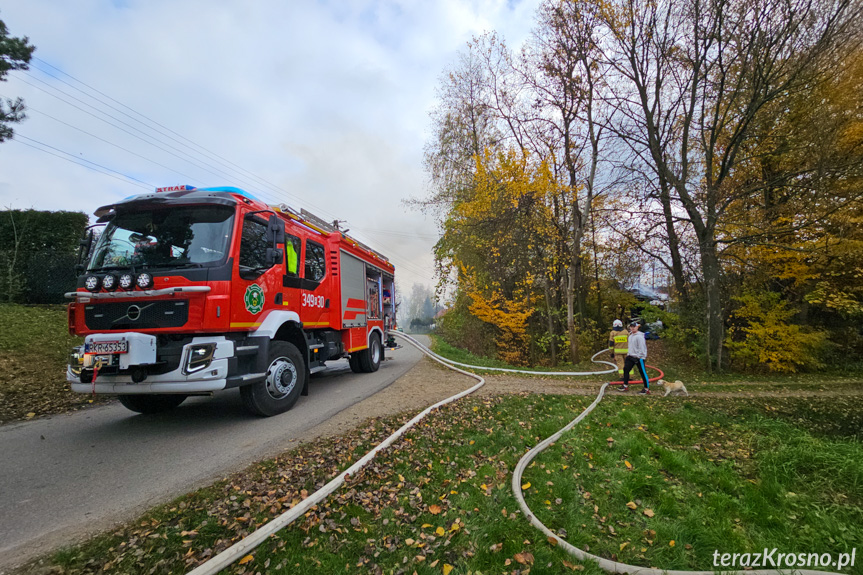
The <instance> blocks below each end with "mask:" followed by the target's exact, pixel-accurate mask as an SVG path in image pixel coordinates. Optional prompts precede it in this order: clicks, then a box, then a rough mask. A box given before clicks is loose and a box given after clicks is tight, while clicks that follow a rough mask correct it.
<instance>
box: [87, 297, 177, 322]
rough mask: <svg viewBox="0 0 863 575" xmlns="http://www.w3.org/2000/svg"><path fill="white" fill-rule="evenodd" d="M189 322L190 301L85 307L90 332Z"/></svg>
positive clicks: (122, 303) (139, 302) (112, 303)
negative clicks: (91, 330)
mask: <svg viewBox="0 0 863 575" xmlns="http://www.w3.org/2000/svg"><path fill="white" fill-rule="evenodd" d="M188 319H189V302H188V301H187V300H161V301H136V302H110V303H99V304H91V305H88V306H85V307H84V322H85V323H86V324H87V328H88V329H152V328H160V327H181V326H183V325H185V324H186V322H187V321H188Z"/></svg>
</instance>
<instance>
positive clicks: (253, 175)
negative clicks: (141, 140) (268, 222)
mask: <svg viewBox="0 0 863 575" xmlns="http://www.w3.org/2000/svg"><path fill="white" fill-rule="evenodd" d="M33 59H34V60H37V61H38V62H40V63H42V64H44V65H45V66H48V67H49V68H52V69H54V70H56V71H58V72H60V73H61V74H63V75H64V76H67V77H69V78H71V79H73V80H74V81H75V82H78V83H79V84H81V85H82V86H86V87H87V88H88V89H90V90H92V91H94V92H96V93H97V94H99V95H101V96H104V97H105V98H107V99H109V100H111V101H112V102H114V103H116V104H118V105H120V106H122V107H123V108H126V109H127V110H129V111H131V112H133V113H134V114H136V115H138V116H140V117H142V118H144V119H145V120H147V121H148V122H150V123H152V124H154V125H156V126H158V127H159V128H162V129H164V130H166V131H168V132H170V133H171V134H174V135H175V136H177V137H178V138H181V139H182V140H185V141H186V142H188V143H189V144H191V145H192V146H194V147H196V148H199V149H200V150H203V151H204V152H206V153H208V154H210V155H211V156H212V157H214V158H217V159H219V160H222V161H224V162H226V163H228V164H230V165H231V166H234V167H235V168H236V169H238V170H240V171H241V172H245V173H247V174H249V176H251V177H253V178H255V179H256V180H258V181H260V182H264V183H265V184H268V185H270V186H272V187H274V188H276V189H280V188H279V187H278V186H276V185H275V184H273V183H271V182H269V181H267V180H266V179H264V178H262V177H260V176H258V175H256V174H255V173H254V172H250V171H249V170H246V169H245V168H243V167H242V166H239V165H238V164H235V163H234V162H232V161H230V160H229V159H227V158H225V157H223V156H220V155H219V154H217V153H215V152H213V151H211V150H209V149H207V148H205V147H204V146H201V145H200V144H197V143H195V142H194V141H192V140H190V139H189V138H187V137H185V136H183V135H182V134H180V133H178V132H175V131H174V130H172V129H171V128H169V127H167V126H165V125H163V124H160V123H159V122H157V121H156V120H154V119H152V118H150V117H149V116H147V115H145V114H142V113H141V112H138V111H137V110H135V109H134V108H131V107H130V106H127V105H126V104H124V103H123V102H120V101H119V100H116V99H114V98H112V97H111V96H109V95H108V94H105V93H104V92H102V91H100V90H98V89H97V88H94V87H93V86H90V85H89V84H87V83H86V82H83V81H81V80H79V79H78V78H76V77H74V76H72V75H71V74H69V73H68V72H65V71H63V70H61V69H60V68H57V67H56V66H53V65H52V64H49V63H48V62H46V61H45V60H42V59H41V58H38V57H36V56H34V57H33ZM35 68H36V69H38V70H39V71H40V72H42V73H44V74H47V75H49V76H51V77H52V78H56V79H57V80H59V81H61V82H63V83H64V84H67V85H69V86H72V85H71V84H69V83H68V82H66V81H65V80H63V79H61V78H59V77H57V76H55V75H53V74H50V73H49V72H47V71H46V70H44V69H42V68H40V67H38V66H35ZM72 87H73V88H75V87H74V86H72ZM75 89H77V90H79V91H82V92H83V90H80V88H75ZM90 97H91V98H92V97H93V96H90ZM94 99H96V100H97V101H98V99H97V98H94ZM112 109H115V110H116V108H112ZM117 111H120V110H117ZM127 116H128V114H127ZM129 117H130V118H132V116H129ZM133 119H134V118H133ZM136 121H138V122H140V120H136ZM141 123H143V122H141ZM175 141H176V140H175Z"/></svg>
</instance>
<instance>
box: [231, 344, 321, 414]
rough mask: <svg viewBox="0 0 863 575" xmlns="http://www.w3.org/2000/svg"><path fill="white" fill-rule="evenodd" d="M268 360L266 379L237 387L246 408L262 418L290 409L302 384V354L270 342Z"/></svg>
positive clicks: (289, 345) (294, 348)
mask: <svg viewBox="0 0 863 575" xmlns="http://www.w3.org/2000/svg"><path fill="white" fill-rule="evenodd" d="M268 359H269V363H270V367H269V368H267V378H266V379H265V380H264V381H260V382H258V383H253V384H252V385H247V386H245V387H241V388H240V397H242V399H243V405H244V406H245V407H246V409H247V410H249V411H250V412H252V413H253V414H255V415H261V416H264V417H269V416H271V415H278V414H280V413H284V412H285V411H287V410H289V409H290V408H292V407H293V406H294V404H295V403H296V402H297V400H298V399H299V398H300V394H301V393H302V392H303V386H304V385H305V383H306V365H305V363H304V362H303V355H302V354H301V353H300V350H298V349H297V346H295V345H294V344H292V343H288V342H286V341H279V340H275V341H272V342H270V351H269V354H268Z"/></svg>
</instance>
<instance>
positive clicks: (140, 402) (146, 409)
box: [119, 394, 186, 413]
mask: <svg viewBox="0 0 863 575" xmlns="http://www.w3.org/2000/svg"><path fill="white" fill-rule="evenodd" d="M119 399H120V403H122V404H123V407H125V408H126V409H130V410H132V411H134V412H137V413H162V412H164V411H171V410H172V409H174V408H175V407H177V406H178V405H180V404H181V403H183V402H184V401H185V400H186V396H185V395H163V394H155V395H121V396H119Z"/></svg>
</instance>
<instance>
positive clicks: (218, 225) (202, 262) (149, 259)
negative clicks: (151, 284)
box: [87, 206, 234, 271]
mask: <svg viewBox="0 0 863 575" xmlns="http://www.w3.org/2000/svg"><path fill="white" fill-rule="evenodd" d="M233 222H234V210H233V209H232V208H229V207H222V206H196V207H191V206H190V207H172V208H170V209H165V208H159V209H152V210H144V211H138V212H120V213H118V214H117V215H116V216H114V218H113V219H111V221H110V222H109V223H108V226H107V227H106V228H105V231H104V232H103V233H102V235H101V236H100V237H99V241H98V242H97V244H96V248H95V250H94V251H93V256H92V257H91V258H90V262H89V265H88V266H87V269H88V270H90V271H95V270H99V269H113V268H125V267H131V266H143V267H147V266H157V267H203V266H211V265H216V264H218V263H221V262H223V261H224V260H225V254H226V253H227V251H228V247H229V242H230V239H231V232H232V229H233Z"/></svg>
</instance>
